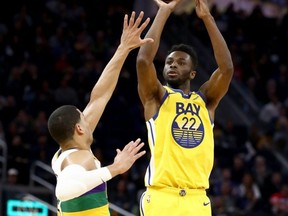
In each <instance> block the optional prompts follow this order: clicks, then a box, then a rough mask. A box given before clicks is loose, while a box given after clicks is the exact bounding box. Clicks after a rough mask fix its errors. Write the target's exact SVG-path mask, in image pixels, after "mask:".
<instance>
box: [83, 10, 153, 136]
mask: <svg viewBox="0 0 288 216" xmlns="http://www.w3.org/2000/svg"><path fill="white" fill-rule="evenodd" d="M135 16H136V15H135V12H132V14H131V17H130V19H128V15H127V14H126V15H125V17H124V22H123V32H122V35H121V41H120V45H119V46H118V48H117V50H116V52H115V54H114V56H113V57H112V58H111V60H110V61H109V63H108V64H107V65H106V67H105V69H104V70H103V72H102V74H101V76H100V78H99V80H98V81H97V83H96V84H95V86H94V88H93V90H92V92H91V95H90V100H89V103H88V105H87V106H86V108H85V109H84V111H83V114H84V116H85V119H86V120H87V121H88V122H89V125H90V129H91V130H92V131H93V130H94V129H95V127H96V125H97V123H98V121H99V119H100V117H101V115H102V113H103V111H104V109H105V107H106V104H107V103H108V101H109V99H110V98H111V95H112V93H113V91H114V89H115V87H116V84H117V81H118V78H119V74H120V71H121V69H122V66H123V64H124V61H125V60H126V58H127V56H128V54H129V53H130V51H131V50H133V49H135V48H137V47H139V46H141V45H143V44H145V43H149V42H153V40H152V39H150V38H145V39H141V37H140V36H141V33H142V31H143V30H144V29H145V27H146V26H147V25H148V23H149V21H150V18H147V19H146V20H145V21H144V22H143V23H141V21H142V19H143V16H144V13H143V12H141V13H140V14H139V16H138V17H137V18H136V17H135Z"/></svg>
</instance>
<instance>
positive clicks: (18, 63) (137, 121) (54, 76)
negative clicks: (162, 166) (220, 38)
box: [0, 0, 288, 216]
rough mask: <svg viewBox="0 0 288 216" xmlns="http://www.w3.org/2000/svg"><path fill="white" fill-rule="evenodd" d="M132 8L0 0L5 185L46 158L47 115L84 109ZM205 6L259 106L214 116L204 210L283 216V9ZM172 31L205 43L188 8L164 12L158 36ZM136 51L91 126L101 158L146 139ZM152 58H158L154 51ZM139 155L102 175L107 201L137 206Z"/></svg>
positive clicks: (287, 71) (286, 61) (286, 147)
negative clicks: (255, 110)
mask: <svg viewBox="0 0 288 216" xmlns="http://www.w3.org/2000/svg"><path fill="white" fill-rule="evenodd" d="M282 7H287V4H286V5H283V6H282ZM132 8H133V3H131V2H130V3H128V1H120V0H118V1H117V0H109V1H78V0H43V1H29V0H23V1H0V14H1V18H0V65H1V66H0V139H2V140H4V141H5V142H6V143H7V145H8V169H9V171H10V174H11V175H13V176H14V177H15V175H16V176H17V182H15V180H13V184H15V183H16V184H24V185H25V184H28V183H29V175H28V173H29V170H30V166H31V164H32V163H33V162H34V161H36V160H41V161H42V162H45V163H47V164H48V165H50V161H51V158H52V156H53V153H54V152H55V151H56V150H57V149H58V146H57V144H56V143H55V142H54V141H53V140H52V139H51V138H50V136H49V134H48V131H47V125H46V124H47V118H48V117H49V114H50V113H51V112H52V111H53V110H54V109H55V108H56V107H58V106H60V105H62V104H74V105H76V106H78V107H79V108H84V106H85V105H86V103H87V100H88V98H89V93H90V91H91V89H92V87H93V85H94V84H95V82H96V80H97V79H98V77H99V75H100V73H101V72H102V70H103V68H104V67H105V65H106V63H107V62H108V61H109V59H110V57H111V56H112V54H113V53H114V51H115V49H116V47H117V45H118V44H119V39H120V35H121V31H122V22H123V16H124V13H128V14H129V13H131V11H132ZM211 13H212V15H213V16H214V18H215V20H216V22H217V24H218V26H219V28H220V30H221V32H222V33H223V35H224V37H225V39H226V41H227V43H228V46H229V48H230V50H231V54H232V58H233V62H234V68H235V75H234V81H235V82H238V83H239V84H240V85H241V87H242V88H243V89H244V90H245V91H246V94H247V96H249V97H252V98H253V100H255V101H256V102H257V104H258V106H259V116H255V119H254V122H255V124H253V125H252V126H251V127H249V128H248V127H246V126H244V125H243V126H242V125H235V124H233V123H232V122H229V121H228V122H227V123H226V124H225V125H220V124H218V123H217V116H216V121H215V126H214V131H215V165H214V169H213V172H212V174H211V187H210V189H209V191H208V192H209V195H210V197H211V201H212V207H213V215H214V216H230V215H231V216H238V215H239V216H242V215H246V216H252V215H257V216H271V215H279V216H287V215H288V172H287V168H285V167H284V166H283V165H282V164H281V163H280V162H279V160H277V158H275V154H274V153H273V152H275V151H276V152H281V153H283V155H285V156H286V157H287V158H288V119H287V118H288V114H287V112H288V54H287V50H288V13H286V14H284V15H283V16H281V17H272V18H271V17H266V16H264V14H263V13H262V11H261V8H260V7H255V8H254V10H253V11H252V13H249V14H247V13H245V11H241V10H238V11H235V10H234V8H233V4H230V5H229V6H228V7H227V8H226V9H225V10H221V12H220V10H218V8H217V7H216V5H215V6H212V8H211ZM178 31H181V32H182V33H183V32H184V33H185V32H187V34H186V35H188V32H189V34H193V35H194V36H195V37H197V38H198V39H199V40H200V41H201V42H202V43H203V44H205V46H207V49H210V48H209V47H210V44H209V38H208V35H207V33H206V30H205V28H204V26H203V24H202V23H201V20H199V19H198V18H197V16H196V15H195V13H194V12H192V13H191V14H182V15H181V14H180V15H179V14H178V15H174V16H172V17H171V19H170V20H169V22H168V24H167V27H166V29H165V32H166V33H165V32H164V34H163V37H164V38H163V43H165V42H166V45H167V46H170V45H171V44H170V43H173V38H171V37H169V35H170V36H171V34H172V33H173V32H178ZM165 35H167V36H166V38H165ZM188 39H189V38H188ZM176 41H177V40H176V39H175V42H176ZM136 52H137V50H136V51H135V52H134V51H133V52H132V53H131V54H130V55H129V57H128V59H127V61H126V63H125V65H124V67H123V69H122V72H121V76H120V79H119V83H118V85H117V88H116V90H115V92H114V94H113V96H112V99H111V101H110V102H109V103H108V105H107V109H106V110H105V112H104V114H103V117H102V118H101V120H100V124H99V125H98V127H97V128H96V130H95V134H94V138H95V143H94V144H93V145H92V148H93V149H92V150H93V152H94V153H95V155H96V157H97V158H99V160H100V161H101V162H102V164H103V165H105V164H108V163H110V162H111V160H113V158H114V156H115V155H116V148H121V147H123V146H124V145H125V144H126V143H128V142H129V141H130V140H132V139H136V138H138V137H141V138H142V140H143V141H146V128H145V122H144V118H143V114H142V113H143V112H142V110H141V109H142V107H141V104H140V101H139V98H138V94H137V79H136V71H135V57H136V54H137V53H136ZM200 58H201V57H200ZM157 61H158V63H159V65H163V61H164V59H163V55H161V49H160V53H159V57H158V59H157ZM159 70H161V69H159ZM241 108H242V109H243V110H244V111H245V107H244V106H243V107H241ZM148 162H149V153H147V155H146V156H145V157H143V158H141V159H140V160H139V161H137V162H136V164H135V166H133V167H132V169H131V170H130V171H129V172H127V173H125V174H123V175H121V176H118V177H117V178H115V179H113V180H111V181H110V182H109V183H108V194H109V197H110V198H109V200H110V202H112V203H114V204H116V205H118V206H120V207H122V208H124V209H126V210H128V211H130V212H133V213H135V214H138V206H139V203H138V201H139V197H140V195H141V193H142V192H143V190H144V185H143V183H144V180H143V179H144V174H145V169H146V166H147V164H148ZM9 179H10V178H9ZM50 180H51V182H53V181H54V179H50Z"/></svg>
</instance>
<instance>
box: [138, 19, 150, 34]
mask: <svg viewBox="0 0 288 216" xmlns="http://www.w3.org/2000/svg"><path fill="white" fill-rule="evenodd" d="M149 22H150V18H149V17H148V18H147V19H146V20H145V22H143V23H142V25H141V26H140V27H139V28H138V29H139V31H140V32H142V31H143V30H144V29H145V28H146V27H147V25H148V24H149Z"/></svg>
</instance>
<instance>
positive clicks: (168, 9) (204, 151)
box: [137, 0, 233, 216]
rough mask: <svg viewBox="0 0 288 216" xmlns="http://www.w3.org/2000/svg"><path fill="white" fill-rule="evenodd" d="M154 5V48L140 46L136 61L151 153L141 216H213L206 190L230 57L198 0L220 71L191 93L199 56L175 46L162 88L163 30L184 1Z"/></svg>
mask: <svg viewBox="0 0 288 216" xmlns="http://www.w3.org/2000/svg"><path fill="white" fill-rule="evenodd" d="M154 1H155V2H156V3H157V5H158V6H159V9H158V12H157V14H156V17H155V19H154V21H153V23H152V26H151V27H150V29H149V31H148V32H147V34H146V37H147V38H153V39H154V43H153V44H145V45H144V46H142V47H140V50H139V53H138V56H137V76H138V93H139V96H140V99H141V102H142V104H143V107H144V116H145V120H146V126H147V131H148V141H149V147H150V151H151V159H150V164H149V166H148V168H147V171H146V176H145V186H146V191H145V192H144V193H143V195H142V197H141V204H140V212H141V215H142V216H154V215H158V216H162V215H163V216H166V215H197V216H211V205H210V200H209V197H207V194H206V189H208V188H209V175H210V173H211V170H212V166H213V160H214V141H213V122H214V115H215V110H216V108H217V106H218V103H219V102H220V100H221V99H222V98H223V96H224V95H225V94H226V92H227V91H228V88H229V85H230V82H231V79H232V76H233V63H232V60H231V55H230V52H229V50H228V47H227V45H226V42H225V40H224V39H223V37H222V35H221V33H220V31H219V29H218V28H217V26H216V23H215V21H214V18H213V17H212V15H211V14H210V10H209V7H208V4H207V1H206V0H195V6H196V7H195V10H196V13H197V15H198V17H199V18H200V19H201V20H202V21H203V22H204V25H205V27H206V29H207V32H208V34H209V37H210V40H211V43H212V47H213V50H214V56H215V59H216V62H217V65H218V68H216V70H215V71H214V72H213V73H212V75H211V77H210V78H209V80H207V81H206V82H205V83H204V84H203V85H202V86H201V87H200V88H199V90H198V91H196V92H191V90H190V87H191V86H190V85H191V81H192V80H193V79H194V77H195V76H196V67H197V55H196V53H195V51H194V50H193V48H192V47H191V46H188V45H185V44H179V45H174V46H173V47H172V48H171V50H170V52H169V53H168V56H167V57H166V61H165V65H164V69H163V77H164V79H165V81H166V83H165V85H164V86H163V85H162V84H161V83H160V81H159V80H158V79H157V72H156V69H155V66H154V64H153V60H154V57H155V55H156V53H157V50H158V47H159V43H160V37H161V34H162V31H163V28H164V25H165V23H166V21H167V19H168V17H169V15H170V14H171V13H172V12H173V11H174V10H175V8H176V6H177V5H178V4H179V2H180V1H181V0H172V1H170V2H168V3H166V2H164V1H161V0H154Z"/></svg>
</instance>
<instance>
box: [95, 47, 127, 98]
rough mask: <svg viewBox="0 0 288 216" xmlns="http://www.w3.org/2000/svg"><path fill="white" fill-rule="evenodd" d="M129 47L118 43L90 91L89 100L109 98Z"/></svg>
mask: <svg viewBox="0 0 288 216" xmlns="http://www.w3.org/2000/svg"><path fill="white" fill-rule="evenodd" d="M129 52H130V51H129V49H128V48H127V47H125V46H123V45H121V44H120V45H119V46H118V48H117V50H116V52H115V54H114V55H113V57H112V58H111V60H110V61H109V63H108V64H107V65H106V67H105V68H104V70H103V72H102V74H101V76H100V78H99V80H98V81H97V84H96V85H95V86H94V88H93V90H92V92H91V100H93V99H94V98H100V97H103V98H108V99H109V98H110V97H111V95H112V93H113V91H114V89H115V87H116V84H117V81H118V78H119V74H120V72H121V69H122V67H123V64H124V62H125V60H126V58H127V56H128V54H129Z"/></svg>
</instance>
